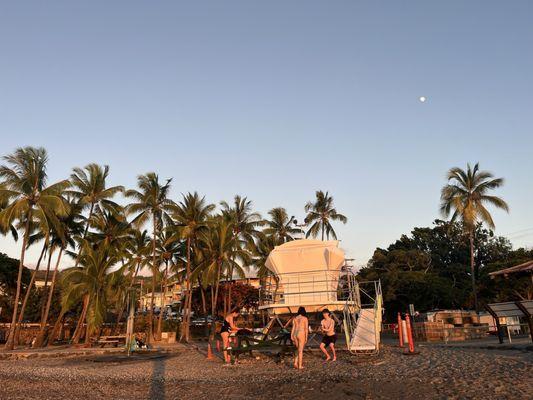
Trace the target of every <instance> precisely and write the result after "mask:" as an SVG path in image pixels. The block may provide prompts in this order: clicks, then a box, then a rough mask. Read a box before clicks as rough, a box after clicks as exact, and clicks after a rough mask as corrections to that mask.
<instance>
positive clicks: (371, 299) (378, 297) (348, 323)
mask: <svg viewBox="0 0 533 400" xmlns="http://www.w3.org/2000/svg"><path fill="white" fill-rule="evenodd" d="M354 285H356V288H357V290H356V291H354V293H356V294H357V296H358V299H357V303H356V304H357V307H354V306H353V304H352V303H351V302H350V301H346V304H345V306H344V321H343V324H344V332H345V336H346V345H347V347H348V350H349V351H350V352H352V353H354V352H353V351H352V350H351V342H352V340H353V338H354V335H355V334H356V331H357V325H358V324H359V321H360V312H361V310H362V309H365V308H366V309H368V308H373V309H374V333H375V343H376V348H375V350H374V351H373V352H374V353H377V352H378V351H379V343H380V338H381V320H382V315H381V314H382V312H383V308H382V293H381V281H379V280H378V281H365V282H357V281H355V283H354ZM361 299H363V300H361Z"/></svg>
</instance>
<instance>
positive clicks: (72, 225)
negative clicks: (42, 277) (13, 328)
mask: <svg viewBox="0 0 533 400" xmlns="http://www.w3.org/2000/svg"><path fill="white" fill-rule="evenodd" d="M69 206H70V207H69V213H68V215H67V216H66V217H63V218H61V219H60V223H61V235H59V234H57V233H56V232H52V235H51V240H50V253H53V252H54V251H53V249H55V248H58V249H59V253H58V256H57V260H56V264H55V268H54V272H53V275H52V280H51V283H50V288H49V289H48V292H47V294H48V296H47V301H46V306H45V308H44V313H43V316H42V318H41V325H40V328H39V333H38V334H37V338H36V339H35V343H34V347H41V346H42V345H43V343H44V339H45V335H46V326H47V323H48V314H49V313H50V305H51V304H52V297H53V295H54V287H55V284H56V280H57V272H58V270H59V264H60V262H61V256H62V255H63V252H64V251H65V249H66V248H67V247H68V246H70V247H72V248H75V246H76V242H75V241H74V237H75V236H79V235H81V233H82V232H83V224H82V223H81V207H80V206H79V204H76V203H74V202H70V204H69Z"/></svg>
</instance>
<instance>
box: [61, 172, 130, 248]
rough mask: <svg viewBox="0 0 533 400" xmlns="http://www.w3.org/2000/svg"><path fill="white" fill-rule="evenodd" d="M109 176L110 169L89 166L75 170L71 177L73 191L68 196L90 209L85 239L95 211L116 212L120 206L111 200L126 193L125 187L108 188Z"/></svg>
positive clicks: (84, 234)
mask: <svg viewBox="0 0 533 400" xmlns="http://www.w3.org/2000/svg"><path fill="white" fill-rule="evenodd" d="M108 175H109V167H108V166H107V165H104V166H103V167H102V166H100V165H98V164H89V165H87V166H85V168H83V169H82V168H74V169H73V173H72V174H71V175H70V181H71V182H72V186H73V187H74V189H73V190H69V191H68V192H67V194H69V195H71V196H73V197H74V198H76V199H78V201H79V203H80V204H81V205H82V206H83V208H86V207H88V208H89V214H88V216H87V222H86V223H85V229H84V232H83V238H85V236H86V235H87V231H88V229H89V223H90V221H91V217H92V216H93V213H94V209H95V207H96V206H99V207H100V208H101V209H102V210H107V211H110V212H115V211H117V210H118V209H119V205H118V204H117V203H115V202H114V201H112V200H111V199H112V198H113V197H114V196H115V195H116V194H118V193H121V192H123V191H124V187H123V186H112V187H109V188H108V187H106V180H107V177H108Z"/></svg>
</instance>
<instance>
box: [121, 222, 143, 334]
mask: <svg viewBox="0 0 533 400" xmlns="http://www.w3.org/2000/svg"><path fill="white" fill-rule="evenodd" d="M150 243H151V239H150V237H149V236H148V231H147V230H146V229H145V230H143V231H140V230H139V229H131V230H130V234H129V237H128V239H127V240H125V241H124V252H125V254H126V259H127V261H126V263H125V264H124V268H125V271H127V274H128V278H127V282H128V287H127V290H126V291H125V293H126V294H127V293H129V292H130V289H131V288H132V286H133V285H134V283H135V279H136V278H137V275H138V274H139V272H140V271H141V270H142V269H143V268H144V267H146V266H147V265H149V264H150V260H149V256H150ZM123 300H124V301H123V302H122V303H121V304H120V306H119V308H120V311H119V313H118V315H117V323H116V331H117V332H118V331H119V324H120V321H121V320H122V315H123V313H124V306H125V301H126V298H124V299H123Z"/></svg>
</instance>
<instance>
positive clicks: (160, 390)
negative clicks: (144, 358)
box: [149, 359, 166, 400]
mask: <svg viewBox="0 0 533 400" xmlns="http://www.w3.org/2000/svg"><path fill="white" fill-rule="evenodd" d="M165 397H166V396H165V359H156V360H153V361H152V382H151V385H150V397H149V398H150V399H152V400H165Z"/></svg>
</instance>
